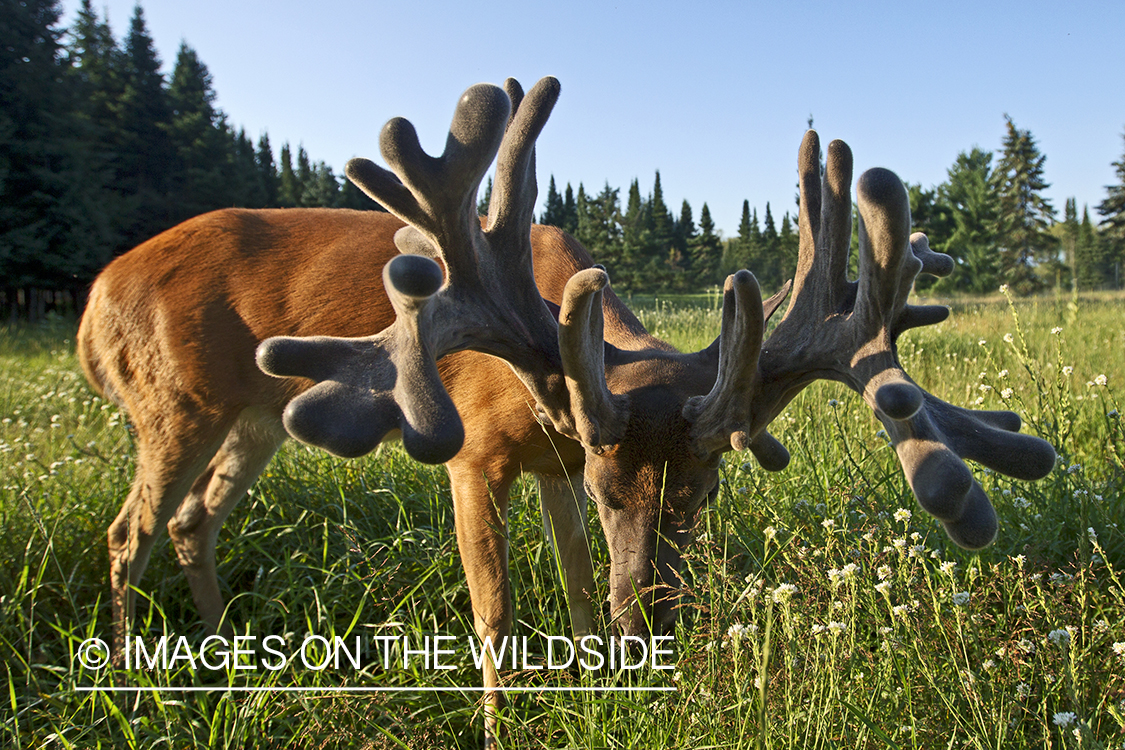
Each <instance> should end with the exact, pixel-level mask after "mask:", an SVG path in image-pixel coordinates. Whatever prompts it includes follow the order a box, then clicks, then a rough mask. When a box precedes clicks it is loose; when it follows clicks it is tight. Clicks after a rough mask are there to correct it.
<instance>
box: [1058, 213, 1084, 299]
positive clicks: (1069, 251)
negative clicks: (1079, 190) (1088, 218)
mask: <svg viewBox="0 0 1125 750" xmlns="http://www.w3.org/2000/svg"><path fill="white" fill-rule="evenodd" d="M1078 227H1079V224H1078V206H1077V202H1076V201H1075V199H1074V198H1067V199H1066V207H1065V208H1064V209H1063V220H1062V223H1060V224H1056V225H1055V227H1054V231H1055V234H1056V235H1057V236H1058V238H1059V246H1060V248H1059V249H1060V250H1062V255H1063V262H1064V263H1065V264H1066V267H1067V268H1068V269H1070V279H1071V283H1072V284H1077V282H1078V256H1077V254H1076V253H1075V250H1076V248H1077V247H1078Z"/></svg>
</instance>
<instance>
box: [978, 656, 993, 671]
mask: <svg viewBox="0 0 1125 750" xmlns="http://www.w3.org/2000/svg"><path fill="white" fill-rule="evenodd" d="M981 667H982V668H983V669H984V671H986V672H991V671H992V670H994V669H996V662H994V661H992V659H985V660H984V664H981Z"/></svg>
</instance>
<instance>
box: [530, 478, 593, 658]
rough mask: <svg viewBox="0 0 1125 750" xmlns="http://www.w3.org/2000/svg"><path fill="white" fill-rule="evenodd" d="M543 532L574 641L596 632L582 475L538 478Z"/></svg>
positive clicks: (591, 566)
mask: <svg viewBox="0 0 1125 750" xmlns="http://www.w3.org/2000/svg"><path fill="white" fill-rule="evenodd" d="M539 504H540V506H541V507H542V510H543V531H544V533H545V534H546V535H547V542H548V544H550V545H551V546H552V547H553V549H554V552H555V554H556V555H557V560H558V563H559V567H560V568H561V569H562V571H561V572H562V576H563V584H564V586H565V587H566V603H567V608H568V609H569V610H570V628H571V634H572V636H573V637H574V640H576V641H577V640H578V639H580V638H581V637H582V636H584V635H590V634H591V633H593V632H594V602H595V601H597V591H596V589H595V588H594V567H593V563H592V561H591V559H590V540H589V537H587V536H586V492H585V490H583V488H582V475H581V474H578V475H576V476H573V477H548V476H541V477H539Z"/></svg>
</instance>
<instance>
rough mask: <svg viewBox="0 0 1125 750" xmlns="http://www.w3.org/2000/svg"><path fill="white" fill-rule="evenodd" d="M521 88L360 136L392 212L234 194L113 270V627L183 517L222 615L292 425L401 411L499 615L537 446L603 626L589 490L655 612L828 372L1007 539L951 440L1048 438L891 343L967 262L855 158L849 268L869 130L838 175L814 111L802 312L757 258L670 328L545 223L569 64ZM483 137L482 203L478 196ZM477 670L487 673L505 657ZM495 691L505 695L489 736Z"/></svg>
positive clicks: (99, 380)
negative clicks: (287, 203) (716, 312)
mask: <svg viewBox="0 0 1125 750" xmlns="http://www.w3.org/2000/svg"><path fill="white" fill-rule="evenodd" d="M506 89H507V93H505V92H504V91H502V90H500V89H498V88H496V87H492V86H485V85H478V86H474V87H472V88H470V89H469V90H468V91H466V93H465V94H464V95H463V97H462V99H461V101H460V103H459V104H458V107H457V111H456V113H455V115H454V119H453V124H452V126H451V128H450V134H449V138H448V140H447V143H446V148H445V151H444V153H443V154H442V155H441V156H440V157H437V158H435V157H431V156H429V155H427V154H425V153H424V152H423V151H422V149H421V147H420V145H419V143H418V140H417V136H416V134H415V132H414V130H413V127H412V126H411V125H410V124H409V123H408V122H406V121H405V120H401V119H396V120H392V121H391V122H389V123H388V124H387V125H386V127H385V128H384V129H383V133H382V136H381V150H382V153H383V156H384V158H385V159H386V161H387V163H388V164H389V165H390V167H391V170H393V173H392V172H391V171H387V170H384V169H382V168H380V167H377V166H376V165H374V164H373V163H371V162H369V161H367V160H360V159H357V160H353V161H352V162H351V163H349V165H348V170H347V171H348V176H349V177H350V178H351V179H352V180H353V181H354V182H355V183H356V184H357V185H359V186H360V187H361V188H362V189H363V190H365V191H366V192H367V193H368V194H369V195H371V197H373V198H374V199H375V200H377V201H379V202H380V203H382V204H383V205H384V206H386V207H387V208H388V209H389V210H390V211H391V213H393V214H394V215H395V216H397V217H398V218H397V219H396V218H395V216H391V215H388V214H375V213H361V212H348V211H329V210H275V211H269V210H265V211H249V210H227V211H219V212H215V213H211V214H207V215H204V216H200V217H197V218H195V219H192V220H190V221H188V222H185V223H184V224H181V225H180V226H178V227H175V228H173V229H171V230H169V231H167V232H165V233H164V234H162V235H160V236H158V237H156V238H154V239H152V240H149V241H148V242H146V243H144V244H143V245H141V246H139V247H138V248H136V249H135V250H133V251H132V252H130V253H127V254H126V255H124V256H122V257H121V258H119V259H117V260H116V261H114V262H113V263H112V264H111V265H110V266H109V267H108V268H107V269H106V270H105V271H104V272H103V274H102V275H101V276H100V277H99V279H98V280H97V281H96V282H95V284H94V287H93V289H92V291H91V295H90V301H89V304H88V307H87V310H86V313H85V315H84V317H83V321H82V325H81V328H80V331H79V339H78V344H79V356H80V358H81V361H82V364H83V367H84V368H85V371H86V373H87V376H88V377H89V379H90V381H91V382H92V383H93V384H94V385H95V387H97V388H98V389H99V390H101V391H102V392H103V393H105V394H106V395H107V396H109V397H111V398H113V399H114V400H115V401H116V402H117V403H119V404H120V405H121V406H122V407H123V408H124V409H125V410H126V411H127V412H128V414H129V416H130V418H131V420H132V423H133V425H134V428H135V430H136V439H137V472H136V479H135V481H134V485H133V488H132V490H131V491H130V494H129V496H128V497H127V498H126V500H125V504H124V506H123V507H122V509H121V512H120V514H119V515H118V517H117V519H116V520H115V521H114V523H113V524H112V525H111V527H110V530H109V549H110V566H111V586H112V592H113V605H114V623H115V625H114V626H115V636H116V638H117V639H118V642H120V640H121V638H123V637H124V636H125V634H126V633H127V632H128V630H127V628H128V623H129V621H130V620H131V618H132V612H133V606H134V604H133V594H132V591H131V587H133V586H136V585H137V584H138V583H139V581H140V577H141V574H142V573H143V570H144V567H145V564H146V563H147V560H148V556H149V554H150V552H151V550H152V546H153V542H154V541H155V539H156V538H157V536H158V534H159V533H160V530H161V528H163V527H165V526H166V527H167V528H168V530H169V534H170V536H171V537H172V541H173V544H174V546H175V550H176V554H177V556H178V558H179V561H180V563H181V565H182V566H183V569H184V571H185V574H186V575H187V577H188V580H189V582H190V585H191V589H192V594H193V598H194V599H195V602H196V605H197V607H198V608H199V611H200V614H201V616H202V618H203V620H204V621H205V622H206V623H207V624H208V625H209V626H210V627H212V628H216V629H218V628H220V627H221V626H222V625H223V611H224V608H223V601H222V596H221V594H220V592H219V588H218V583H217V580H216V574H215V562H214V557H215V540H216V536H217V534H218V530H219V528H220V526H221V525H222V523H223V520H224V519H225V518H226V516H227V514H228V513H229V512H230V510H231V508H232V507H233V505H234V504H235V503H236V502H237V501H238V500H239V499H240V498H241V496H242V495H243V494H244V493H245V491H246V489H247V488H248V487H249V486H250V485H251V484H252V483H253V481H254V480H255V478H256V477H257V476H258V474H259V473H260V472H261V471H262V469H263V468H264V467H265V465H266V463H267V462H268V461H269V459H270V457H271V456H272V455H273V453H274V452H275V451H276V450H277V448H278V447H279V445H280V444H281V443H282V442H283V441H284V440H285V439H286V437H287V434H286V433H287V432H288V433H289V434H291V435H293V436H294V437H297V438H298V439H300V440H303V441H305V442H308V443H311V444H314V445H318V446H320V447H323V448H325V449H327V450H329V451H331V452H332V453H335V454H337V455H342V456H355V455H360V454H362V453H365V452H367V451H370V450H371V449H373V448H374V447H375V446H376V445H378V444H379V443H380V442H381V441H382V440H384V439H386V438H387V437H389V436H397V435H401V437H402V440H403V443H404V445H405V447H406V449H407V451H408V452H409V453H410V454H411V455H412V456H414V457H415V458H418V459H419V460H423V461H428V462H434V463H437V462H445V463H446V466H447V469H448V472H449V476H450V482H451V486H452V494H453V499H454V503H455V508H456V525H457V538H458V546H459V550H460V553H461V557H462V563H463V565H464V568H465V573H466V576H467V578H468V582H469V588H470V594H471V598H472V605H473V615H474V621H475V626H476V630H477V633H478V635H479V636H480V637H482V638H483V637H485V636H493V637H494V638H495V637H499V636H504V635H507V634H508V633H509V631H510V628H511V624H512V605H511V597H510V592H509V582H508V565H507V553H508V546H507V538H506V535H505V529H506V515H507V509H508V493H509V489H510V487H511V485H512V483H513V481H514V480H515V479H516V478H517V477H518V476H519V474H520V473H521V472H523V471H530V472H532V473H534V474H536V475H537V477H538V478H539V485H540V494H541V502H542V506H543V519H544V526H545V528H546V529H547V531H548V534H549V535H550V536H551V537H552V540H553V542H554V544H555V546H556V549H557V552H558V555H559V558H560V560H561V562H562V567H563V569H564V578H565V588H566V591H567V594H568V597H569V603H570V612H571V619H572V627H573V629H574V631H575V633H576V634H584V633H589V632H591V631H592V630H593V629H594V617H593V610H594V606H593V605H594V602H593V600H592V597H593V594H594V591H595V587H594V583H593V573H592V570H591V564H590V557H589V551H588V545H587V541H586V537H585V523H584V522H585V518H586V513H585V504H586V498H587V497H592V498H593V499H594V501H595V502H596V503H597V507H598V513H599V517H600V519H601V522H602V526H603V528H604V531H605V535H606V539H607V542H608V545H609V549H610V559H611V571H610V591H609V599H610V606H611V612H612V615H613V617H614V624H615V628H616V629H617V630H618V632H620V633H623V634H639V633H642V632H645V631H647V630H648V629H649V627H650V626H651V628H652V629H653V630H655V631H658V632H666V631H667V630H668V629H669V628H670V627H672V625H673V623H674V618H675V614H674V603H675V598H674V589H675V582H676V580H677V577H676V572H677V571H678V568H679V565H680V556H679V548H680V547H682V546H683V545H685V544H687V543H688V542H689V541H690V539H691V527H692V522H693V520H694V518H695V516H696V514H697V511H698V510H699V509H700V507H702V505H703V504H704V503H706V502H708V501H709V500H710V499H711V498H713V497H714V496H715V494H716V492H717V488H718V483H719V474H718V465H719V460H720V458H721V456H722V454H723V453H725V452H726V451H730V450H745V449H749V450H751V451H753V452H754V454H755V456H756V457H757V459H758V461H759V462H760V463H761V464H762V465H763V466H764V467H765V468H767V469H770V470H778V469H781V468H783V467H784V466H785V465H786V463H787V462H788V453H787V452H786V450H785V448H784V447H783V446H782V445H781V444H780V443H779V442H778V441H777V440H775V439H774V438H773V437H771V436H770V435H769V434H768V433H767V432H766V431H765V428H766V426H767V425H768V424H769V422H770V421H771V420H772V419H773V418H775V417H776V416H777V415H778V414H779V413H780V412H781V411H782V409H783V408H784V407H785V405H786V404H787V403H788V402H789V401H790V400H791V399H792V398H793V397H794V396H795V395H796V394H797V393H798V392H799V391H800V390H801V389H802V388H804V387H805V386H806V385H808V384H809V383H811V382H813V381H814V380H817V379H823V378H828V379H834V380H838V381H842V382H844V383H846V384H847V385H848V386H849V387H851V388H852V389H854V390H856V391H858V392H859V393H861V394H862V395H863V397H864V399H865V400H866V401H867V402H868V403H869V404H870V405H871V406H872V408H873V409H874V410H875V413H876V416H877V417H878V418H879V419H880V420H881V421H882V422H883V424H884V426H885V427H886V429H887V433H888V435H889V436H890V438H891V441H892V442H893V443H894V445H895V448H896V451H897V453H898V456H899V458H900V461H901V463H902V466H903V469H904V471H905V473H906V476H907V478H908V480H909V482H910V484H911V487H912V488H913V490H914V493H915V495H916V496H917V498H918V500H919V502H920V503H921V505H922V506H923V507H924V508H925V509H926V510H928V511H929V512H930V513H932V514H934V515H935V516H936V517H938V518H940V519H941V520H942V521H943V523H944V524H945V527H946V529H947V531H948V533H949V535H950V537H951V538H952V539H953V540H954V541H955V542H957V543H958V544H960V545H962V546H966V547H981V546H984V545H986V544H988V543H989V542H990V541H991V540H992V538H993V536H994V535H995V532H996V528H997V521H996V515H995V512H994V511H993V510H992V506H991V505H990V503H989V501H988V499H987V497H986V496H985V494H984V492H983V490H982V489H981V488H980V485H979V484H977V483H976V482H975V480H974V479H973V478H972V475H971V474H970V472H969V470H968V468H967V467H966V466H965V464H964V463H963V461H962V460H961V459H962V457H964V458H971V459H974V460H977V461H979V462H981V463H983V464H985V465H987V466H989V467H991V468H994V469H996V470H998V471H1001V472H1004V473H1007V474H1011V475H1013V476H1017V477H1021V478H1026V479H1034V478H1039V477H1042V476H1044V475H1045V474H1046V473H1047V472H1049V471H1050V469H1051V468H1052V467H1053V465H1054V462H1055V453H1054V450H1053V448H1052V447H1051V446H1050V445H1049V444H1047V443H1046V442H1044V441H1042V440H1039V439H1038V438H1035V437H1031V436H1027V435H1020V434H1017V433H1016V431H1017V430H1018V429H1019V425H1020V421H1019V418H1018V417H1017V416H1016V415H1015V414H1011V413H1009V412H970V411H968V410H964V409H959V408H957V407H954V406H951V405H949V404H947V403H945V402H943V401H940V400H939V399H936V398H934V397H933V396H931V395H930V394H928V393H926V392H925V391H923V390H921V389H920V388H919V387H918V386H917V385H915V384H914V383H913V381H911V380H910V378H909V377H908V376H907V375H906V374H905V373H904V372H903V371H902V369H901V368H900V366H899V363H898V359H897V354H896V349H895V341H896V339H897V337H898V335H899V334H901V333H902V332H903V331H904V330H906V329H908V328H911V327H914V326H919V325H926V324H931V323H936V322H939V321H940V320H942V319H944V318H945V317H946V315H947V314H948V310H947V309H946V308H943V307H941V308H935V307H915V306H911V305H907V304H906V298H907V294H908V293H909V291H910V289H911V286H912V284H913V280H914V278H915V276H916V275H917V274H918V273H919V272H920V271H923V270H924V271H927V272H929V273H936V274H942V273H948V272H949V271H951V270H952V262H951V261H950V259H949V258H948V257H947V256H942V255H938V254H935V253H933V252H931V251H930V250H929V248H928V246H927V242H926V238H925V236H924V235H914V236H913V237H911V236H910V235H909V229H910V213H909V203H908V201H907V196H906V192H905V189H904V188H903V186H902V183H901V182H900V181H899V180H898V178H897V177H896V176H895V175H894V174H892V173H891V172H888V171H886V170H880V169H876V170H871V171H869V172H867V173H865V174H864V175H863V176H862V177H861V178H860V180H859V183H858V186H857V187H858V194H859V216H860V220H859V236H860V258H859V269H860V270H859V277H858V280H857V281H854V282H849V281H847V279H846V277H845V270H846V268H847V254H848V249H849V244H850V235H851V215H852V212H851V201H850V197H849V190H850V184H851V170H852V161H851V153H850V151H849V150H848V147H847V146H846V145H845V144H843V143H842V142H840V141H834V142H833V143H832V144H830V146H829V151H828V160H827V169H826V171H825V174H824V175H823V179H822V175H821V170H820V163H819V157H818V155H819V141H818V139H817V136H816V134H815V133H813V132H812V131H810V132H809V133H808V134H807V135H806V136H805V139H804V142H803V143H802V145H801V150H800V156H799V161H800V190H801V208H800V260H799V264H798V269H797V274H796V279H795V282H794V284H793V296H792V299H791V300H790V302H789V307H788V310H787V312H786V313H785V317H784V318H783V320H782V321H781V322H780V323H779V325H778V326H777V328H776V330H775V331H774V333H773V335H772V336H771V337H770V338H769V339H768V340H767V341H765V342H764V343H763V341H762V338H763V332H764V328H765V321H766V320H767V319H768V318H769V316H770V315H771V314H772V313H773V312H774V311H775V310H776V309H777V308H778V307H779V306H780V304H781V302H782V301H783V299H784V297H785V295H786V293H787V292H788V288H786V289H783V290H782V291H781V292H780V293H779V294H777V295H775V296H774V297H772V298H770V299H769V300H766V301H765V302H764V303H763V301H762V299H761V295H760V292H759V289H758V285H757V282H756V281H755V279H754V277H753V275H752V274H750V273H749V272H747V271H740V272H738V273H737V274H734V275H732V276H731V277H729V278H728V279H727V281H726V285H725V287H724V301H723V322H722V332H721V334H720V336H719V338H718V339H717V340H716V341H715V342H714V343H713V344H712V345H711V346H709V347H707V348H706V349H704V350H702V351H699V352H694V353H686V354H685V353H680V352H677V351H675V350H674V349H673V348H672V347H671V346H669V345H668V344H666V343H664V342H662V341H660V340H658V339H656V338H654V337H652V336H650V335H649V334H648V333H647V332H646V331H645V330H644V328H643V327H642V326H641V324H640V322H639V321H638V320H637V319H636V317H635V316H633V315H632V313H630V312H629V310H628V309H627V308H626V307H625V306H624V305H623V304H621V302H620V301H619V300H618V299H617V298H616V297H615V296H614V295H613V294H612V292H611V291H609V290H608V288H607V284H608V278H607V276H606V273H605V271H604V270H603V269H601V268H600V267H597V266H594V265H593V261H592V260H591V259H590V257H589V255H588V253H587V252H586V251H585V250H584V249H583V248H582V247H581V246H580V245H578V244H577V243H576V242H575V241H574V240H573V238H571V237H569V236H568V235H566V234H565V233H563V232H561V231H559V230H556V229H553V228H550V227H539V226H532V209H533V206H534V202H535V196H536V185H535V177H534V144H535V140H536V138H537V137H538V134H539V132H540V130H541V129H542V127H543V125H544V124H545V122H546V120H547V117H548V116H549V114H550V111H551V109H552V107H553V105H554V102H555V100H556V99H557V96H558V83H557V82H556V81H554V79H544V80H542V81H540V82H539V83H538V84H537V85H536V86H535V87H534V88H533V89H532V90H531V91H530V92H528V95H527V96H526V97H524V96H523V93H522V91H521V89H520V88H519V85H518V84H516V83H515V82H514V81H511V80H509V82H508V84H507V85H506ZM497 154H498V156H497ZM494 157H496V158H497V167H496V179H495V184H494V188H493V193H492V199H491V203H490V209H489V215H488V217H487V219H486V220H485V221H484V222H483V225H482V221H481V219H480V218H479V217H478V216H477V214H476V210H475V205H476V203H475V198H476V193H477V189H478V186H479V184H480V181H481V179H482V177H483V175H484V174H485V172H486V171H487V169H488V168H489V166H490V165H491V163H492V161H493V158H494ZM403 222H405V225H404V223H403ZM399 251H402V252H404V253H407V254H403V255H397V253H398V252H399ZM425 256H430V257H435V258H440V260H441V261H442V265H443V266H444V269H445V273H444V274H443V273H442V266H439V265H438V264H436V263H434V262H433V261H431V260H429V259H428V258H427V257H425ZM533 260H534V263H533ZM379 276H381V277H382V284H383V286H382V287H380V284H379V281H377V280H376V279H377V277H379ZM383 289H385V291H383ZM373 332H376V333H375V334H374V335H371V334H372V333H373ZM485 355H491V356H485ZM255 356H256V359H255ZM439 360H440V361H439ZM255 362H256V363H257V366H255ZM259 367H260V368H261V369H260V370H259ZM263 371H264V372H266V373H270V374H271V375H274V376H277V377H268V376H266V375H264V374H263ZM283 426H284V429H283ZM638 596H640V601H638ZM484 682H485V686H486V687H495V686H497V685H498V676H497V673H496V670H495V668H494V667H493V666H492V665H486V667H485V674H484ZM498 703H499V695H498V694H497V693H495V692H492V693H489V694H488V699H487V704H486V732H487V733H490V732H491V731H492V729H493V727H494V723H495V716H494V710H495V706H496V705H497V704H498Z"/></svg>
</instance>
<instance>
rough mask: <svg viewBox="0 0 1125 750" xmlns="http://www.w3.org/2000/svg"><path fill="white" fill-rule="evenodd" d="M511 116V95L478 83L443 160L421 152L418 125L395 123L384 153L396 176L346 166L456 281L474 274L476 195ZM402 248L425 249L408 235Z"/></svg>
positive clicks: (463, 103)
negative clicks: (419, 235) (439, 258)
mask: <svg viewBox="0 0 1125 750" xmlns="http://www.w3.org/2000/svg"><path fill="white" fill-rule="evenodd" d="M510 112H511V104H510V102H509V100H508V96H507V94H505V93H504V92H503V91H502V90H500V89H499V88H497V87H496V86H492V85H490V84H477V85H476V86H473V87H471V88H469V89H468V90H466V91H465V93H464V94H463V95H462V96H461V99H460V101H459V102H458V103H457V109H456V111H455V113H454V115H453V122H452V124H451V125H450V128H449V135H448V136H447V138H446V142H445V151H443V152H442V155H441V156H440V157H433V156H430V155H429V154H427V153H426V152H425V151H423V150H422V146H421V144H420V143H419V141H418V133H417V131H416V130H415V129H414V126H413V125H412V124H411V123H410V122H409V121H408V120H405V119H403V118H401V117H396V118H394V119H392V120H390V121H389V122H388V123H387V124H386V125H385V126H383V130H382V133H381V134H380V136H379V146H380V151H381V152H382V154H383V158H384V159H385V160H386V162H387V164H388V165H389V166H390V167H391V170H392V171H388V170H386V169H383V168H381V167H379V166H378V165H376V164H374V163H373V162H371V161H369V160H367V159H352V160H351V161H349V162H348V165H347V168H346V172H347V175H348V177H349V179H351V180H352V182H354V183H355V184H356V185H357V186H359V188H360V189H361V190H363V191H364V192H365V193H367V194H368V195H369V196H371V197H372V198H373V199H375V200H376V201H378V202H379V203H381V204H382V205H384V206H385V207H386V208H387V209H388V210H389V211H390V212H391V213H393V214H395V215H396V216H398V217H399V218H400V219H402V220H403V221H405V222H407V223H408V224H409V225H410V226H411V227H413V228H414V230H416V231H418V232H421V233H422V235H423V236H424V237H425V238H426V239H427V240H428V241H429V243H432V245H433V247H434V248H436V250H437V251H438V252H439V253H441V254H442V256H443V260H445V262H446V267H447V269H448V271H449V276H450V280H451V282H454V283H455V281H456V278H457V277H458V276H464V277H466V278H472V277H474V276H475V275H476V270H475V265H476V252H475V248H474V247H473V245H474V240H475V236H476V235H477V234H478V233H479V231H480V229H479V221H478V220H477V211H476V196H477V189H478V188H479V187H480V181H481V179H482V178H483V177H484V174H485V172H487V171H488V167H489V165H490V164H492V161H493V159H494V158H495V157H496V153H497V151H498V150H499V148H500V144H501V142H502V139H503V136H504V124H505V122H506V121H507V119H508V115H509V113H510ZM396 243H399V244H400V245H403V244H406V245H409V246H410V247H411V249H415V248H418V247H419V245H420V244H422V243H419V242H418V241H417V239H416V238H410V237H409V235H407V236H405V237H404V238H402V239H401V241H400V238H397V237H396Z"/></svg>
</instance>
